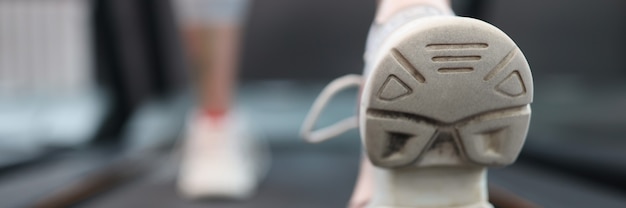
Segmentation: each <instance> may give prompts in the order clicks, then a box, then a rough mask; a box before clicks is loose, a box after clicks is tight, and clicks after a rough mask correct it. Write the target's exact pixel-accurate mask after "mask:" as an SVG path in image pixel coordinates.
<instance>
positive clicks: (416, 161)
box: [302, 6, 533, 208]
mask: <svg viewBox="0 0 626 208" xmlns="http://www.w3.org/2000/svg"><path fill="white" fill-rule="evenodd" d="M432 11H433V10H432V8H428V7H424V6H419V7H414V8H410V9H407V10H405V11H403V12H402V11H401V12H399V13H398V14H397V15H396V17H395V20H394V19H393V18H392V19H391V20H390V21H389V22H387V23H386V24H383V25H377V26H374V27H373V28H372V30H371V33H370V36H369V39H368V47H367V51H366V55H365V61H366V68H365V71H364V73H363V76H362V78H360V77H358V76H356V75H351V76H347V77H343V78H339V79H337V80H336V81H334V82H333V83H331V84H330V85H329V86H328V87H327V88H326V89H324V91H323V92H322V93H321V95H320V97H319V98H318V100H316V101H315V103H314V105H313V109H312V110H311V112H310V114H309V116H308V118H307V120H305V124H304V125H303V129H302V135H303V136H304V137H305V138H306V139H307V140H309V141H312V142H319V141H323V140H326V139H329V138H331V137H333V136H335V135H337V134H339V133H341V132H343V131H345V130H347V129H349V128H351V127H357V126H358V127H360V134H361V138H362V141H363V143H364V147H365V149H366V152H367V155H368V158H369V159H370V161H371V162H372V163H373V164H374V165H375V166H377V167H376V168H375V170H374V171H373V172H374V178H375V179H374V180H375V188H374V190H375V191H374V193H373V196H372V199H371V201H370V204H369V205H368V207H386V208H389V207H442V208H443V207H450V208H451V207H454V208H470V207H471V208H490V207H492V206H491V205H490V204H489V202H488V200H487V187H486V184H487V182H486V167H490V166H504V165H509V164H511V163H513V162H514V161H515V160H516V158H517V156H518V155H519V152H520V150H521V148H522V146H523V143H524V141H525V139H526V134H527V131H528V125H529V121H530V103H531V102H532V97H533V82H532V76H531V72H530V68H529V66H528V63H527V62H526V59H525V58H524V55H523V54H522V52H521V51H520V50H519V48H518V47H517V46H516V45H515V43H514V42H513V41H512V40H511V39H510V38H509V37H508V36H507V35H506V34H504V33H503V32H502V31H500V30H499V29H497V28H496V27H494V26H492V25H490V24H488V23H485V22H483V21H480V20H476V19H471V18H464V17H456V16H450V15H436V12H432ZM421 14H428V15H421ZM433 14H435V15H433ZM416 16H417V17H419V18H416ZM349 86H358V87H361V90H360V93H361V94H360V96H359V97H360V106H359V112H358V117H353V118H350V119H346V120H344V121H342V122H340V123H339V124H337V125H333V126H330V127H327V128H324V129H321V130H318V131H312V128H313V126H314V123H315V120H316V119H317V116H318V115H319V113H320V112H321V110H322V109H323V107H324V105H326V103H327V102H328V100H329V99H330V98H331V97H332V96H333V95H334V94H336V93H337V92H338V91H340V90H342V89H343V88H346V87H349Z"/></svg>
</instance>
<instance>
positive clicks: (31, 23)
mask: <svg viewBox="0 0 626 208" xmlns="http://www.w3.org/2000/svg"><path fill="white" fill-rule="evenodd" d="M172 1H175V0H0V207H31V206H35V207H66V206H77V207H206V206H209V207H344V206H345V205H346V203H347V201H348V199H349V197H350V194H351V191H352V188H353V185H354V183H355V180H356V174H357V171H358V166H359V159H360V152H361V149H360V141H359V137H358V134H357V132H356V131H352V132H349V133H346V134H344V135H342V136H341V137H340V138H337V139H334V140H332V141H329V142H326V143H323V144H316V145H311V144H306V143H305V142H303V141H302V140H301V139H300V138H299V137H298V130H299V126H300V124H301V122H302V120H303V119H304V116H305V114H306V113H307V111H308V109H309V107H310V105H311V103H312V102H313V100H314V99H315V97H316V96H317V94H318V93H319V92H320V91H321V89H322V87H323V86H325V85H326V84H327V83H328V82H330V80H332V79H334V78H336V77H338V76H341V75H344V74H349V73H357V74H358V73H360V72H361V70H362V67H363V61H362V54H363V50H364V43H365V39H366V35H367V32H368V29H369V26H370V24H371V22H372V19H373V16H374V12H375V1H373V0H369V1H363V0H343V1H334V0H315V1H313V0H297V1H296V0H257V1H251V3H250V5H249V8H248V15H247V17H246V19H245V26H244V28H245V29H244V33H243V44H242V50H241V53H240V55H241V58H240V64H239V66H240V67H239V68H240V71H239V73H238V77H239V78H240V81H239V83H238V88H237V98H236V101H237V102H236V105H237V107H236V109H238V110H241V111H243V112H246V113H247V115H248V117H249V118H250V121H251V123H252V124H253V128H254V132H255V133H256V134H257V135H262V138H263V139H265V140H267V141H268V142H269V144H270V148H271V150H272V167H271V170H270V173H269V175H268V177H267V178H266V180H264V181H263V182H262V184H261V187H260V190H259V192H258V194H257V195H256V196H255V197H254V198H253V199H251V200H249V201H244V202H232V201H208V202H190V201H185V200H183V199H181V198H180V197H179V196H178V195H177V194H176V189H175V185H174V184H175V177H176V172H177V165H178V160H179V157H178V155H179V154H178V153H179V150H178V149H179V148H178V142H179V140H180V138H181V135H182V132H183V129H184V125H185V120H186V117H187V115H188V113H189V111H190V109H191V108H192V107H193V105H192V103H194V100H195V99H196V98H194V96H193V94H194V90H193V89H192V84H191V81H190V80H192V79H191V78H190V77H192V75H190V74H191V73H190V70H189V68H190V63H189V57H188V56H187V55H186V53H185V50H184V44H183V40H182V37H183V36H182V35H181V32H180V29H179V28H180V27H179V25H178V23H179V21H177V19H176V18H177V15H176V14H175V11H176V10H175V9H174V8H173V3H172ZM453 5H454V8H455V11H456V12H457V14H458V15H461V16H472V17H476V18H479V19H482V20H485V21H487V22H489V23H492V24H494V25H496V26H498V27H499V28H500V29H502V30H503V31H505V32H506V33H507V34H509V35H510V36H511V37H512V38H513V39H514V40H515V41H516V42H517V44H518V46H519V47H520V48H521V49H522V51H524V54H525V56H526V58H527V59H528V61H529V63H530V66H531V69H532V72H533V76H534V81H535V98H534V103H533V105H532V108H533V111H534V112H533V118H532V122H531V129H530V132H529V137H528V140H527V143H526V146H525V148H524V150H523V151H522V154H521V156H520V158H519V160H518V162H517V163H516V164H514V165H512V166H510V167H507V168H499V169H494V170H492V171H490V175H489V181H490V183H491V184H494V185H496V186H498V187H500V188H502V189H504V190H506V191H508V192H510V193H512V194H514V195H516V196H519V197H521V198H524V199H526V200H528V201H532V202H533V203H535V204H538V205H540V206H543V207H626V177H625V176H626V82H625V81H624V80H626V68H625V66H624V64H623V63H622V62H623V61H624V59H623V58H624V57H626V50H624V47H626V38H624V37H626V1H623V0H597V1H586V0H552V1H540V0H528V1H494V0H475V1H470V0H465V1H463V0H457V1H453ZM355 98H356V91H347V92H345V93H343V94H342V95H341V96H339V97H338V98H336V99H335V100H333V101H332V102H331V104H330V106H331V107H330V108H329V110H328V112H325V113H324V114H323V115H322V116H321V118H322V119H321V121H320V123H321V125H324V124H328V123H331V122H333V121H336V120H339V119H341V118H343V117H346V116H349V115H351V114H353V113H354V111H355V109H354V106H355Z"/></svg>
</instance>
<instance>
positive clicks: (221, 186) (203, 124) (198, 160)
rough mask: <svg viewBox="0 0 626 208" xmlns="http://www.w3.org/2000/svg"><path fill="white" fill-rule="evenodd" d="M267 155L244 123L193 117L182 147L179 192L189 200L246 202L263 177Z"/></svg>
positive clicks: (232, 118) (230, 116)
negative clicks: (207, 199)
mask: <svg viewBox="0 0 626 208" xmlns="http://www.w3.org/2000/svg"><path fill="white" fill-rule="evenodd" d="M267 153H268V152H267V147H266V146H261V145H260V143H259V141H258V140H256V138H253V135H252V134H250V133H249V129H248V128H247V127H246V125H245V123H244V122H243V119H241V118H237V117H235V116H232V115H228V116H226V117H225V118H224V119H223V120H222V121H216V120H212V119H211V118H208V117H206V116H200V115H194V116H192V117H191V119H190V121H189V124H188V132H187V138H186V140H185V141H184V146H183V158H182V163H181V167H180V175H179V179H178V188H179V191H180V193H181V194H182V195H183V196H184V197H186V198H190V199H201V198H225V199H236V200H242V199H247V198H249V197H251V196H252V195H253V194H254V192H255V190H256V187H257V184H258V182H259V181H260V179H261V178H262V177H263V176H264V175H265V172H266V170H267V166H268V164H267V162H268V161H269V158H268V155H267Z"/></svg>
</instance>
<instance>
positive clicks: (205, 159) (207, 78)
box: [178, 0, 264, 199]
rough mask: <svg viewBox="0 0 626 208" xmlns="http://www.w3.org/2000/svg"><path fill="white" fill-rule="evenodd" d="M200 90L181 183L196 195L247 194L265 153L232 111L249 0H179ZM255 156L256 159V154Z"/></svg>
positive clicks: (187, 192)
mask: <svg viewBox="0 0 626 208" xmlns="http://www.w3.org/2000/svg"><path fill="white" fill-rule="evenodd" d="M178 4H179V5H178V8H179V13H181V15H180V20H181V27H182V28H181V29H182V31H183V34H184V39H185V42H186V44H187V46H188V47H187V48H188V53H189V55H190V59H191V63H192V67H193V72H192V74H193V78H194V79H195V85H196V91H197V98H198V99H197V103H196V106H197V107H196V108H197V109H196V110H195V112H193V113H192V115H191V117H190V118H189V121H188V126H187V128H188V130H187V134H186V137H187V138H185V139H186V140H185V145H184V150H183V151H184V152H183V159H182V164H181V170H180V176H179V180H178V185H179V189H180V191H181V193H182V194H183V196H185V197H188V198H193V199H198V198H205V197H223V198H233V199H245V198H247V197H250V196H251V195H252V194H253V193H254V190H255V188H256V184H257V180H258V176H259V175H260V174H259V173H260V172H262V171H263V170H262V169H263V168H264V167H260V166H259V164H262V163H263V161H258V160H262V159H260V158H261V157H259V156H258V155H257V154H263V153H260V152H262V149H260V147H258V144H257V143H256V142H257V141H256V140H254V139H253V138H254V135H252V134H250V133H249V129H248V128H247V127H246V126H245V119H243V118H241V117H239V116H238V115H235V114H236V113H234V112H233V110H232V108H233V104H232V102H233V95H234V92H235V89H234V88H235V79H236V71H237V62H238V59H237V57H238V55H239V54H238V51H239V50H238V49H239V43H240V39H239V37H240V31H241V30H242V20H243V16H244V10H245V6H246V4H247V0H178ZM251 158H252V159H251Z"/></svg>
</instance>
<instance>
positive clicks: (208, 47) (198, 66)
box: [183, 22, 241, 118]
mask: <svg viewBox="0 0 626 208" xmlns="http://www.w3.org/2000/svg"><path fill="white" fill-rule="evenodd" d="M240 31H241V25H240V23H238V22H235V23H223V24H191V25H187V26H183V33H184V34H185V41H186V44H187V46H188V47H187V48H188V49H189V54H190V55H191V58H192V63H193V69H194V75H195V76H194V77H196V80H195V83H196V85H197V93H198V96H197V97H198V98H199V100H198V102H199V103H198V106H199V108H200V110H201V111H203V113H206V114H205V115H208V116H210V117H213V118H218V117H221V116H223V115H224V114H225V113H226V112H227V111H228V109H229V108H230V106H231V103H232V97H233V92H234V87H235V82H236V80H235V78H236V72H237V57H238V52H239V42H240V40H239V36H240Z"/></svg>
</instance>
